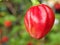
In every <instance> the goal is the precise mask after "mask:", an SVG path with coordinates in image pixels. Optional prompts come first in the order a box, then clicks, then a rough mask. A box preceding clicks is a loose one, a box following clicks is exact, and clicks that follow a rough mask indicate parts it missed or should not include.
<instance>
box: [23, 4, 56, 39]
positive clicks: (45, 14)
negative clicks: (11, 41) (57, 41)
mask: <svg viewBox="0 0 60 45" xmlns="http://www.w3.org/2000/svg"><path fill="white" fill-rule="evenodd" d="M54 20H55V14H54V12H53V10H52V9H51V8H50V7H49V6H47V5H45V4H40V5H37V6H32V7H31V8H30V9H29V10H28V11H27V12H26V15H25V17H24V24H25V27H26V29H27V32H28V33H29V34H30V35H31V36H32V37H33V38H35V39H41V38H43V37H44V36H46V35H47V34H48V32H50V30H51V28H52V26H53V24H54Z"/></svg>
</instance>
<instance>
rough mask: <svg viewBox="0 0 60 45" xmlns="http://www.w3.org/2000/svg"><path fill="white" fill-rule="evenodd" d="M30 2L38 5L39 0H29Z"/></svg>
mask: <svg viewBox="0 0 60 45" xmlns="http://www.w3.org/2000/svg"><path fill="white" fill-rule="evenodd" d="M31 2H32V4H33V5H39V4H40V2H39V1H38V0H31Z"/></svg>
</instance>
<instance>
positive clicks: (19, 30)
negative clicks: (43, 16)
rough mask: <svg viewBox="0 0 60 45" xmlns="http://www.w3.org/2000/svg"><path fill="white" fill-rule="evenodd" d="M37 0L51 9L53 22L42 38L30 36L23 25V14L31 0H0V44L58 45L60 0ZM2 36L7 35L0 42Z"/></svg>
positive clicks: (59, 39)
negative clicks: (53, 16)
mask: <svg viewBox="0 0 60 45" xmlns="http://www.w3.org/2000/svg"><path fill="white" fill-rule="evenodd" d="M39 2H40V3H41V4H46V5H48V6H50V7H51V8H52V9H53V11H54V13H55V23H54V26H53V28H52V29H51V31H50V32H49V33H48V34H47V35H46V36H45V37H44V38H42V39H40V40H36V39H34V38H32V37H30V35H29V34H28V33H27V32H26V29H25V26H24V16H25V13H26V11H27V10H28V9H29V8H30V7H31V6H32V3H31V0H0V45H60V0H39ZM6 23H7V25H6ZM9 26H10V27H9ZM4 37H7V39H6V40H5V41H6V42H4V41H3V42H1V40H2V38H4Z"/></svg>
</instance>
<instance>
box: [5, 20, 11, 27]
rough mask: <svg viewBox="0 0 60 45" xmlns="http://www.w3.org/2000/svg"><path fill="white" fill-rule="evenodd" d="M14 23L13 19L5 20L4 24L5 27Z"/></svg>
mask: <svg viewBox="0 0 60 45" xmlns="http://www.w3.org/2000/svg"><path fill="white" fill-rule="evenodd" d="M11 25H12V22H11V21H5V22H4V26H5V27H10V26H11Z"/></svg>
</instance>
